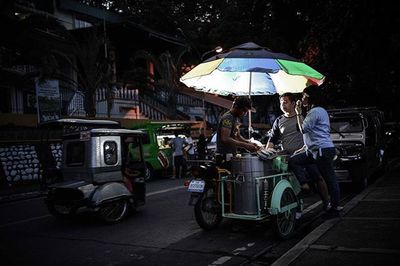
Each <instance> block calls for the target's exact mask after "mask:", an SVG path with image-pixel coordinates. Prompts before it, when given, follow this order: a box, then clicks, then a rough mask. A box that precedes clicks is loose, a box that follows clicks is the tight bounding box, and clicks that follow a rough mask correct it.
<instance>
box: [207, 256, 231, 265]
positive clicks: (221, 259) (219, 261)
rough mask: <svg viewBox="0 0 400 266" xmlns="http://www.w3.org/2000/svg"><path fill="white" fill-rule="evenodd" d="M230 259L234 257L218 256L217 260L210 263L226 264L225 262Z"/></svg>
mask: <svg viewBox="0 0 400 266" xmlns="http://www.w3.org/2000/svg"><path fill="white" fill-rule="evenodd" d="M230 259H232V257H230V256H224V257H221V258H218V259H217V260H215V261H213V262H211V264H209V265H221V264H224V263H225V262H227V261H228V260H230Z"/></svg>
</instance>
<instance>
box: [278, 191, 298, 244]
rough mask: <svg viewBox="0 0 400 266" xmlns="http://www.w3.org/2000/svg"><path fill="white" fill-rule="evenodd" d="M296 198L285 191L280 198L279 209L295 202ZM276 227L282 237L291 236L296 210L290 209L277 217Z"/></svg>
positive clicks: (291, 193)
mask: <svg viewBox="0 0 400 266" xmlns="http://www.w3.org/2000/svg"><path fill="white" fill-rule="evenodd" d="M296 201H297V200H296V197H295V195H294V193H293V192H291V191H290V190H288V189H286V190H285V191H284V192H283V194H282V198H281V208H282V207H284V206H287V205H289V204H291V203H294V202H296ZM276 222H277V227H278V230H279V233H280V234H281V235H282V236H287V235H289V234H291V233H292V232H293V230H294V226H295V222H296V209H295V208H293V209H290V210H287V211H285V212H283V213H280V214H278V215H277V221H276Z"/></svg>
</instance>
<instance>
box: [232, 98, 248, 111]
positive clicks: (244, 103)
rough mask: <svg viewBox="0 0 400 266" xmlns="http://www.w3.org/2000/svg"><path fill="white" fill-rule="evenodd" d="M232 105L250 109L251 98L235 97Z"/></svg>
mask: <svg viewBox="0 0 400 266" xmlns="http://www.w3.org/2000/svg"><path fill="white" fill-rule="evenodd" d="M233 107H234V108H238V109H244V108H247V109H251V99H250V98H249V97H236V98H235V100H234V102H233Z"/></svg>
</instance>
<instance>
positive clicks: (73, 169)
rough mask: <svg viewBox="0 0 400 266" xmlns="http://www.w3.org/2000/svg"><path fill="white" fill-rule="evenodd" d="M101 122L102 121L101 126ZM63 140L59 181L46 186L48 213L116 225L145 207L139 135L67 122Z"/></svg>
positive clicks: (92, 122) (124, 130) (140, 139)
mask: <svg viewBox="0 0 400 266" xmlns="http://www.w3.org/2000/svg"><path fill="white" fill-rule="evenodd" d="M103 122H104V121H103ZM63 123H65V124H66V125H67V126H66V127H65V128H64V129H66V130H65V131H64V135H63V160H62V167H61V172H62V177H63V181H62V182H59V183H56V184H53V185H51V186H50V187H49V192H48V195H47V198H46V204H47V207H48V210H49V211H50V213H51V214H53V215H54V216H56V217H58V218H62V219H65V218H70V217H73V216H75V215H76V214H77V213H78V212H80V211H84V210H91V211H95V212H96V213H97V214H98V216H99V217H100V218H101V219H102V220H103V221H104V222H106V223H115V222H119V221H121V220H122V219H123V218H124V217H125V216H126V215H127V214H128V212H129V210H135V209H136V208H137V207H139V206H142V205H144V204H145V178H144V174H145V163H144V160H143V152H142V135H143V132H142V131H139V130H127V129H121V128H104V127H106V126H107V123H106V124H104V123H103V124H101V125H100V123H96V121H92V120H80V119H71V121H63ZM99 126H101V127H102V128H96V127H99Z"/></svg>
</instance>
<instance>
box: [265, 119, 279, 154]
mask: <svg viewBox="0 0 400 266" xmlns="http://www.w3.org/2000/svg"><path fill="white" fill-rule="evenodd" d="M269 134H270V137H269V139H268V142H267V145H265V148H266V149H273V148H274V147H275V143H277V142H278V141H279V139H280V137H281V132H280V130H279V117H278V118H277V119H275V121H274V123H273V124H272V128H271V130H270V132H269Z"/></svg>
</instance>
